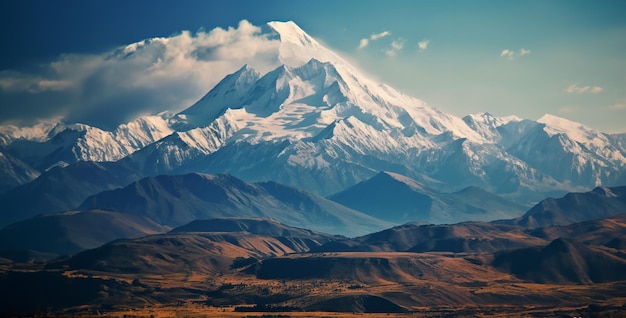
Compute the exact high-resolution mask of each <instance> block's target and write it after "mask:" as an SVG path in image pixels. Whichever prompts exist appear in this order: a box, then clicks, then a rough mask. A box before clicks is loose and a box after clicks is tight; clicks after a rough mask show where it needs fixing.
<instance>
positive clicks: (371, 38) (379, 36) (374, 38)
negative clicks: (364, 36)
mask: <svg viewBox="0 0 626 318" xmlns="http://www.w3.org/2000/svg"><path fill="white" fill-rule="evenodd" d="M389 35H391V32H389V31H383V32H381V33H377V34H372V35H371V36H370V40H372V41H376V40H378V39H381V38H384V37H386V36H389Z"/></svg>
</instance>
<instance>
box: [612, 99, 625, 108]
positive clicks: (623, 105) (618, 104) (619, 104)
mask: <svg viewBox="0 0 626 318" xmlns="http://www.w3.org/2000/svg"><path fill="white" fill-rule="evenodd" d="M609 109H610V110H626V100H622V101H618V102H616V103H615V104H613V105H611V106H609Z"/></svg>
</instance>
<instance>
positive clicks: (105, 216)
mask: <svg viewBox="0 0 626 318" xmlns="http://www.w3.org/2000/svg"><path fill="white" fill-rule="evenodd" d="M167 230H168V228H167V227H164V226H161V225H158V224H156V223H154V222H153V221H150V220H148V219H146V218H144V217H141V216H136V215H131V214H124V213H119V212H111V211H102V210H88V211H80V212H79V211H68V212H61V213H55V214H46V215H41V216H37V217H34V218H31V219H28V220H25V221H21V222H18V223H14V224H12V225H9V226H7V227H5V228H3V229H0V251H15V250H28V251H34V252H40V253H46V254H48V256H54V255H56V256H58V255H64V254H70V253H77V252H80V251H84V250H87V249H91V248H96V247H99V246H101V245H103V244H105V243H108V242H110V241H113V240H116V239H120V238H136V237H140V236H145V235H149V234H156V233H162V232H164V231H167Z"/></svg>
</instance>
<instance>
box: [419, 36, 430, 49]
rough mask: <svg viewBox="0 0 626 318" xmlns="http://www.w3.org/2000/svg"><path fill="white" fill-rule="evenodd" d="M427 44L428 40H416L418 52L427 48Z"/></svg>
mask: <svg viewBox="0 0 626 318" xmlns="http://www.w3.org/2000/svg"><path fill="white" fill-rule="evenodd" d="M429 44H430V40H426V39H424V40H421V41H419V42H417V47H419V49H420V52H423V51H425V50H426V49H427V48H428V45H429Z"/></svg>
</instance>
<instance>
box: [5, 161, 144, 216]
mask: <svg viewBox="0 0 626 318" xmlns="http://www.w3.org/2000/svg"><path fill="white" fill-rule="evenodd" d="M136 179H138V176H137V174H136V173H135V172H133V171H132V170H129V169H127V168H125V167H122V166H121V165H119V164H116V163H111V162H90V161H84V162H78V163H75V164H73V165H69V166H67V167H54V168H52V169H50V170H48V171H46V172H44V173H43V174H41V175H40V176H39V177H38V178H37V179H35V180H33V181H32V182H29V183H27V184H24V185H22V186H20V187H17V188H15V189H13V190H10V191H8V192H6V193H4V194H2V195H0V207H2V213H0V227H1V226H4V225H7V224H11V223H13V222H17V221H21V220H25V219H28V218H30V217H33V216H35V215H38V214H42V213H52V212H60V211H66V210H71V209H74V208H76V207H77V206H78V205H79V204H81V203H82V202H83V200H85V198H87V197H88V196H90V195H93V194H96V193H98V192H101V191H105V190H111V189H115V188H118V187H122V186H125V185H127V184H128V183H130V182H132V181H134V180H136Z"/></svg>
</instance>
